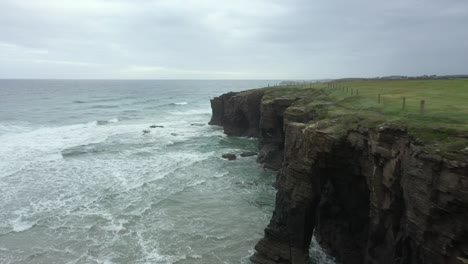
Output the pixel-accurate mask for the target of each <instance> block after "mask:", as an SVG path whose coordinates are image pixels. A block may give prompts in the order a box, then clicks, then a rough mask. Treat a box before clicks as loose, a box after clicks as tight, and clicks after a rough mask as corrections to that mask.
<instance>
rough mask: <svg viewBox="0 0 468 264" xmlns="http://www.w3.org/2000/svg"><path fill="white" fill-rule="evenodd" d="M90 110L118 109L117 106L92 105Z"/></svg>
mask: <svg viewBox="0 0 468 264" xmlns="http://www.w3.org/2000/svg"><path fill="white" fill-rule="evenodd" d="M91 108H95V109H107V108H119V106H118V105H93V106H91Z"/></svg>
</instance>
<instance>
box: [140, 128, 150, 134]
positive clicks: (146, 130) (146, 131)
mask: <svg viewBox="0 0 468 264" xmlns="http://www.w3.org/2000/svg"><path fill="white" fill-rule="evenodd" d="M142 132H143V135H144V134H148V133H150V132H151V131H149V130H148V129H145V130H143V131H142Z"/></svg>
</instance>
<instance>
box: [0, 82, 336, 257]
mask: <svg viewBox="0 0 468 264" xmlns="http://www.w3.org/2000/svg"><path fill="white" fill-rule="evenodd" d="M268 83H272V82H271V81H189V80H183V81H176V80H174V81H169V80H167V81H166V80H157V81H150V80H148V81H146V80H145V81H143V80H141V81H136V80H135V81H130V80H129V81H122V80H0V263H48V264H49V263H181V264H182V263H203V264H209V263H249V260H248V258H249V257H250V256H251V255H252V254H253V248H254V245H255V243H256V242H257V241H258V240H259V239H260V238H261V237H262V236H263V230H264V228H265V227H266V226H267V224H268V222H269V219H270V217H271V214H272V211H273V206H274V196H275V190H274V188H273V187H272V184H273V182H274V180H275V173H274V172H271V171H266V170H263V169H262V168H261V167H260V166H259V165H258V164H257V163H256V162H255V157H246V158H238V159H237V160H235V161H227V160H224V159H222V158H221V155H222V154H225V153H231V152H236V153H240V152H242V151H255V150H256V149H257V141H256V140H255V139H249V138H237V137H227V136H225V135H224V134H223V132H222V129H221V128H220V127H216V126H209V125H207V123H208V121H209V119H210V117H211V108H210V99H211V98H213V97H214V96H218V95H220V94H222V93H225V92H229V91H240V90H244V89H250V88H257V87H264V86H267V85H268ZM151 126H156V127H154V128H150V127H151ZM144 130H148V131H149V132H148V133H144V132H143V131H144ZM312 252H313V260H312V261H313V263H332V262H331V260H330V259H329V258H328V257H326V255H325V254H324V253H323V251H321V250H320V248H319V247H318V246H317V245H316V243H315V242H314V243H313V245H312Z"/></svg>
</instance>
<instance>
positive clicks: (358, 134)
mask: <svg viewBox="0 0 468 264" xmlns="http://www.w3.org/2000/svg"><path fill="white" fill-rule="evenodd" d="M266 93H267V92H266V90H252V91H246V92H241V93H229V94H225V95H222V96H220V97H217V98H215V99H213V100H212V101H211V105H212V109H213V117H212V120H211V121H210V124H213V125H221V126H223V127H224V131H225V132H226V134H228V135H236V136H249V137H258V138H259V141H260V142H259V147H260V153H259V155H258V161H259V162H262V163H264V164H265V167H267V168H271V169H275V170H276V169H279V173H278V177H277V181H276V184H275V187H276V188H277V190H278V192H277V195H276V205H275V210H274V212H273V216H272V218H271V221H270V224H269V225H268V227H267V228H266V229H265V236H264V238H263V239H261V240H260V241H259V242H258V244H257V245H256V247H255V249H256V253H255V254H254V256H252V258H251V260H252V261H253V262H254V263H262V264H270V263H307V260H308V255H309V246H310V241H311V238H312V235H313V234H315V236H316V237H317V240H318V241H319V243H320V244H321V245H322V246H323V247H324V248H325V249H326V250H327V251H328V252H329V253H330V254H331V255H333V256H334V257H336V259H337V261H338V262H340V263H345V264H347V263H350V264H354V263H356V264H358V263H369V264H377V263H379V264H380V263H384V264H385V263H389V264H390V263H401V264H403V263H434V264H435V263H463V262H462V261H463V260H462V259H466V258H467V257H468V162H467V158H466V156H463V155H461V156H460V155H458V156H452V157H449V156H447V155H442V154H435V153H430V152H427V151H425V150H424V149H423V148H422V147H420V146H417V145H416V144H414V141H413V140H412V137H411V136H410V134H409V132H408V131H407V128H406V127H405V126H404V125H397V124H386V125H385V124H383V125H381V126H379V127H365V126H359V125H358V126H356V127H353V128H346V129H343V126H341V124H339V123H334V122H333V121H330V120H325V121H324V120H319V118H317V117H318V116H317V115H318V114H317V112H316V111H313V110H309V111H307V110H306V109H305V108H301V107H300V106H299V105H296V102H298V101H300V98H283V97H277V98H271V96H270V97H268V99H266V96H265V94H266Z"/></svg>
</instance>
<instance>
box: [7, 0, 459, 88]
mask: <svg viewBox="0 0 468 264" xmlns="http://www.w3.org/2000/svg"><path fill="white" fill-rule="evenodd" d="M466 25H468V1H466V0H448V1H442V0H395V1H383V0H357V1H345V0H331V1H330V0H315V1H310V0H288V1H280V0H236V1H234V0H232V1H231V0H229V1H215V0H157V1H150V0H147V1H144V0H140V1H135V0H133V1H131V0H100V1H97V0H80V1H76V0H41V1H30V0H0V78H99V79H102V78H108V79H116V78H131V79H139V78H144V79H160V78H163V79H316V78H335V77H354V76H362V77H370V76H382V75H394V74H398V75H400V74H401V75H420V74H462V73H467V72H468V71H467V67H466V62H467V61H468V30H466Z"/></svg>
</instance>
